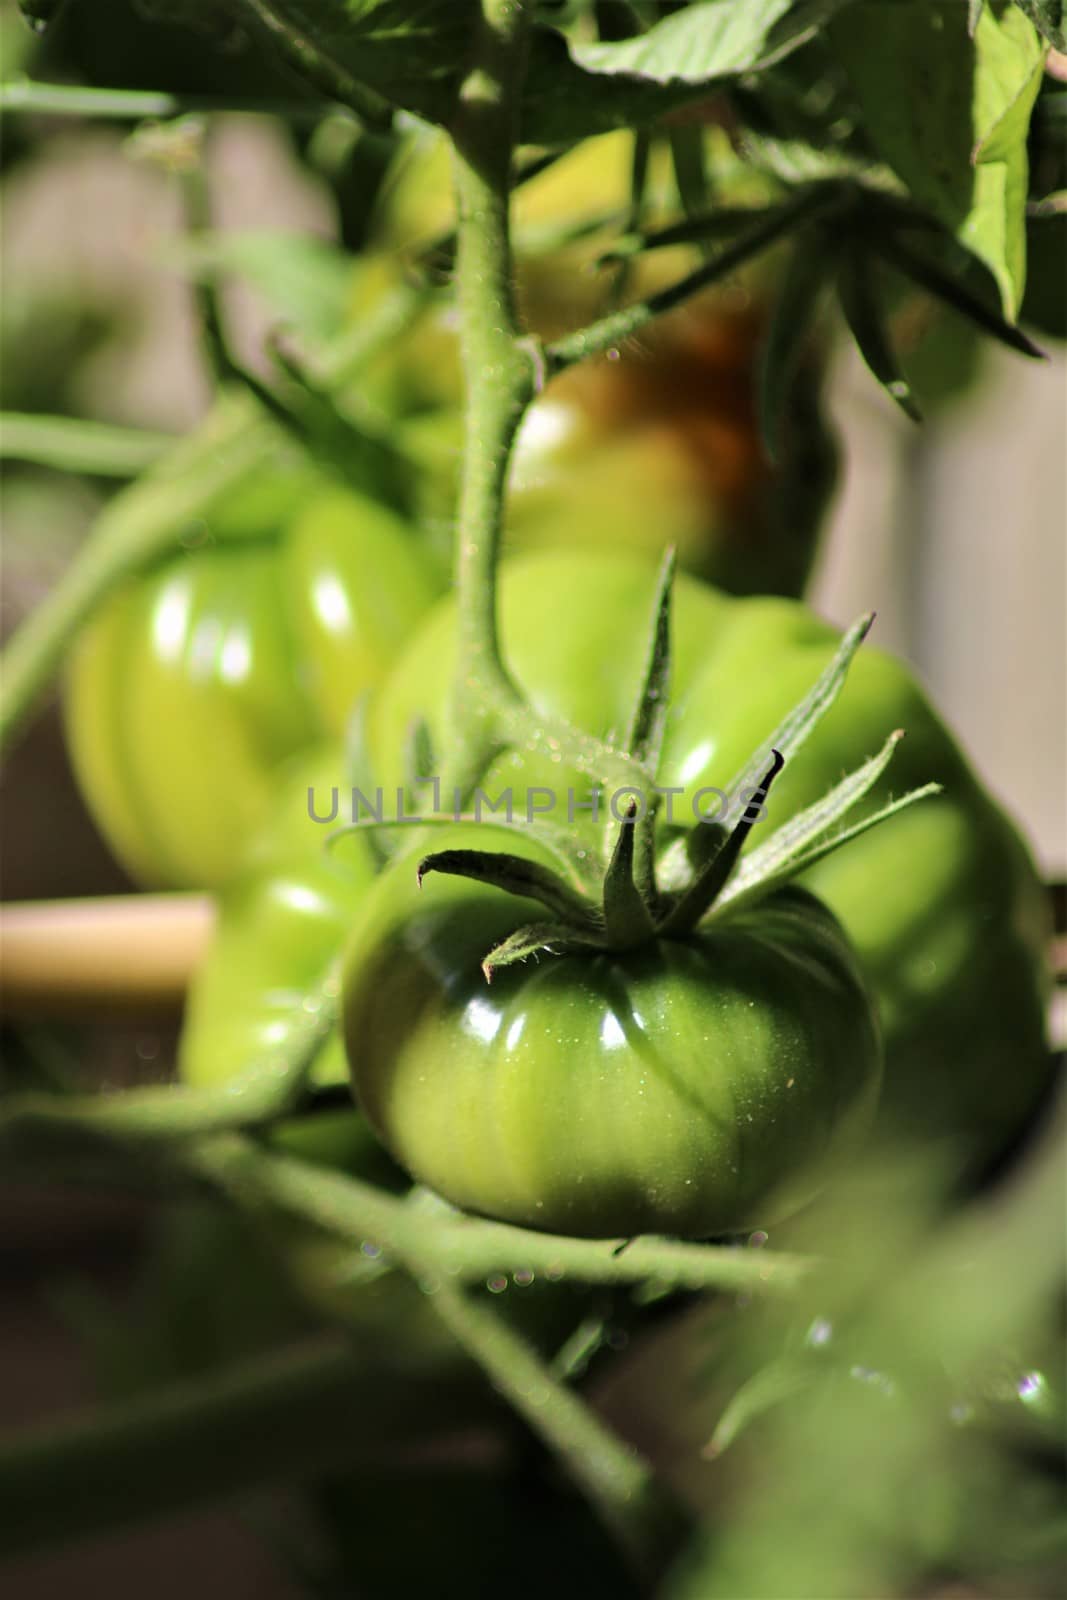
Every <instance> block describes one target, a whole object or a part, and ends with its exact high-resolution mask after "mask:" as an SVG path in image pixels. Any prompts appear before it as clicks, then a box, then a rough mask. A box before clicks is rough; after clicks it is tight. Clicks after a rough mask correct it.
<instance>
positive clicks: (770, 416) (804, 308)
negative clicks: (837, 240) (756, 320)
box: [759, 230, 829, 461]
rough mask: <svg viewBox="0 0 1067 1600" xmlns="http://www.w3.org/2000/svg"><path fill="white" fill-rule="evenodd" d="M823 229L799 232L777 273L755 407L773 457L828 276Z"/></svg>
mask: <svg viewBox="0 0 1067 1600" xmlns="http://www.w3.org/2000/svg"><path fill="white" fill-rule="evenodd" d="M826 258H827V251H826V242H825V237H824V235H823V234H822V233H821V232H820V231H819V230H815V231H814V233H812V232H807V233H803V234H801V235H800V237H799V238H798V239H797V242H796V244H795V245H794V247H793V255H792V260H791V261H790V263H789V267H788V268H787V270H786V272H785V275H784V277H783V279H782V284H781V288H780V289H779V291H778V296H777V299H776V300H775V304H774V312H773V315H772V317H771V325H770V327H769V328H768V330H767V336H766V339H765V340H764V344H763V351H762V353H761V357H760V367H759V413H760V428H761V431H762V434H763V442H764V444H765V445H766V447H767V451H768V453H769V455H770V457H771V459H772V461H774V460H777V459H778V451H779V446H780V443H781V435H782V424H783V422H784V420H785V417H786V415H787V413H788V409H789V403H790V398H791V396H792V393H793V380H794V378H795V377H796V374H797V370H798V368H799V366H800V363H801V360H802V358H803V355H804V351H805V349H806V348H807V346H808V343H809V340H810V335H811V327H812V323H813V322H814V320H815V318H816V315H817V314H818V309H819V300H820V298H821V296H822V292H823V290H824V288H825V287H826V284H827V281H828V277H829V267H828V263H827V259H826Z"/></svg>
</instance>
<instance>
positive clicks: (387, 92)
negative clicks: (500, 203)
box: [201, 0, 480, 122]
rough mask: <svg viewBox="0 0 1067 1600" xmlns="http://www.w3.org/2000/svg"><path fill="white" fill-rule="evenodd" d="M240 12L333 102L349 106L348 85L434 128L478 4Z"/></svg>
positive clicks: (363, 4)
mask: <svg viewBox="0 0 1067 1600" xmlns="http://www.w3.org/2000/svg"><path fill="white" fill-rule="evenodd" d="M201 3H202V7H203V9H204V10H205V12H207V11H209V10H211V9H212V8H211V7H210V6H208V5H207V4H206V0H201ZM240 9H241V10H243V11H244V12H246V13H247V14H248V15H249V16H250V17H251V18H253V19H256V20H258V22H259V23H260V25H261V27H263V28H264V29H265V31H266V32H267V34H268V36H269V37H270V38H272V39H273V41H274V43H275V45H276V46H277V47H278V48H279V49H280V50H281V52H282V54H283V55H285V56H286V58H287V59H288V60H289V62H290V63H291V64H292V65H294V66H295V67H297V69H298V70H299V71H301V72H302V73H303V75H304V76H305V77H307V78H308V79H309V80H311V81H316V82H318V83H319V84H320V86H322V85H323V84H324V83H325V86H326V87H327V88H329V89H330V90H331V91H332V93H333V94H334V95H335V96H336V97H337V98H338V99H342V100H348V101H349V103H351V97H350V96H347V95H346V92H345V81H346V79H350V80H354V82H355V83H356V84H358V85H362V86H363V87H364V88H365V89H370V90H371V91H372V92H373V93H374V94H377V95H381V96H382V98H383V99H385V100H388V101H389V102H390V103H391V104H392V105H396V106H403V107H404V108H405V109H407V110H409V111H415V112H418V114H419V115H420V116H424V117H428V118H429V119H430V121H432V122H441V121H443V120H444V119H445V118H446V117H447V116H448V114H449V111H450V110H451V107H452V104H453V100H454V98H455V92H456V87H457V83H458V78H459V73H460V70H461V68H462V64H463V62H464V61H465V60H466V58H467V56H468V54H469V52H470V43H471V37H472V34H473V31H474V28H475V24H476V21H477V18H478V16H479V14H480V10H479V6H478V0H242V3H241V8H240Z"/></svg>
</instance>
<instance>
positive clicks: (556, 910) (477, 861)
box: [418, 850, 598, 927]
mask: <svg viewBox="0 0 1067 1600" xmlns="http://www.w3.org/2000/svg"><path fill="white" fill-rule="evenodd" d="M430 872H443V873H447V874H448V875H449V876H450V877H454V878H471V879H473V880H474V882H475V883H487V884H491V885H492V886H493V888H496V889H502V890H503V891H504V893H505V894H514V895H518V896H519V897H520V898H522V899H524V900H537V901H539V902H540V904H541V905H543V906H544V907H545V908H546V910H548V911H551V912H552V913H553V915H555V916H557V917H560V918H563V919H565V920H568V921H569V922H570V923H571V924H572V925H573V924H577V925H578V926H579V927H583V926H584V927H591V926H594V925H595V924H596V922H597V920H598V919H597V914H596V912H595V910H594V908H593V907H592V906H591V905H590V903H589V902H588V900H586V899H584V898H583V896H581V895H580V894H577V893H576V892H575V891H574V890H573V889H572V888H571V887H570V885H569V884H567V883H565V882H564V880H563V879H562V878H561V877H560V876H559V874H558V873H556V872H553V871H552V868H551V867H544V866H542V865H541V864H540V862H538V861H529V860H527V858H526V857H525V856H515V855H508V854H506V853H505V852H503V851H495V850H437V851H434V852H433V853H432V854H430V855H428V856H425V857H424V858H423V859H422V861H420V862H419V868H418V877H419V883H420V884H421V883H422V880H423V878H424V877H425V876H426V875H427V873H430Z"/></svg>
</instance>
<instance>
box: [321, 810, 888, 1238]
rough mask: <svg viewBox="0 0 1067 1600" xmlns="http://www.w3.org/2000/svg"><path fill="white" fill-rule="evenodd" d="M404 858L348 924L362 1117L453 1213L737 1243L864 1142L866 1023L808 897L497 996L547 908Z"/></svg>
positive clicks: (350, 1018)
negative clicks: (517, 933)
mask: <svg viewBox="0 0 1067 1600" xmlns="http://www.w3.org/2000/svg"><path fill="white" fill-rule="evenodd" d="M482 831H483V830H481V829H479V828H477V827H468V828H467V829H466V830H459V829H458V830H456V833H455V835H454V836H453V835H452V834H451V832H449V834H448V836H447V837H446V839H445V841H444V845H443V847H444V848H451V847H453V846H455V845H459V844H462V843H464V842H465V843H467V844H468V845H470V844H474V843H484V840H482V838H481V834H482ZM437 844H438V841H437V840H436V839H435V840H434V845H435V847H436V846H437ZM415 865H416V862H415V858H414V857H412V856H410V855H406V856H403V857H401V858H400V859H399V860H398V861H396V862H395V863H394V864H393V865H392V866H391V867H390V868H389V869H388V871H387V872H386V873H385V875H384V876H383V878H382V879H381V880H380V881H379V883H378V884H377V885H376V887H375V890H374V891H373V892H372V894H371V896H370V897H369V899H368V902H367V905H366V907H365V911H364V915H363V916H362V917H361V918H360V919H359V921H358V923H357V924H356V928H355V931H354V933H353V936H352V941H351V944H350V946H349V948H348V951H347V953H346V962H345V983H344V1030H345V1043H346V1048H347V1051H348V1058H349V1062H350V1063H351V1068H352V1075H353V1082H354V1086H355V1091H356V1098H357V1101H358V1103H359V1105H360V1107H361V1109H362V1110H363V1112H364V1114H365V1115H366V1116H367V1117H368V1118H369V1119H370V1121H371V1123H372V1125H373V1126H374V1127H375V1128H376V1129H377V1131H378V1133H379V1134H380V1135H381V1137H382V1139H383V1141H384V1143H385V1145H386V1146H387V1148H388V1149H389V1150H390V1151H391V1152H392V1153H393V1155H394V1156H395V1157H396V1158H397V1160H398V1161H399V1162H400V1163H401V1164H402V1165H403V1166H405V1167H406V1168H407V1169H408V1171H409V1172H411V1173H413V1174H414V1175H415V1177H417V1178H418V1179H419V1180H420V1181H422V1182H423V1183H426V1184H429V1185H430V1186H431V1187H432V1188H433V1189H435V1190H437V1192H438V1193H439V1194H442V1195H444V1196H445V1198H446V1199H448V1200H450V1201H452V1202H453V1204H455V1205H458V1206H461V1207H463V1208H464V1209H466V1210H470V1211H476V1212H482V1213H484V1214H486V1215H489V1216H493V1217H498V1218H501V1219H503V1220H505V1221H508V1222H513V1223H517V1224H520V1225H523V1226H526V1227H533V1228H541V1229H544V1230H546V1231H548V1232H561V1233H569V1234H581V1235H586V1236H589V1237H593V1238H607V1237H629V1236H630V1235H632V1234H636V1233H649V1232H653V1233H663V1232H667V1233H674V1234H683V1235H689V1236H696V1237H703V1236H707V1235H710V1234H721V1233H728V1232H734V1231H736V1230H738V1229H742V1228H749V1227H755V1226H756V1225H757V1224H760V1225H762V1224H767V1223H770V1222H773V1221H776V1220H778V1219H779V1218H780V1217H782V1216H784V1215H787V1214H788V1213H789V1212H790V1211H792V1210H795V1209H796V1207H797V1206H798V1205H800V1204H802V1203H803V1202H804V1201H806V1200H807V1199H808V1198H810V1196H811V1194H812V1193H813V1191H814V1190H815V1188H817V1187H818V1185H819V1182H820V1180H821V1178H822V1176H823V1175H824V1174H825V1171H826V1168H827V1164H828V1162H830V1161H832V1160H833V1159H835V1158H836V1157H838V1156H839V1155H840V1154H841V1153H842V1152H843V1151H845V1150H848V1149H850V1148H852V1146H853V1145H854V1143H855V1141H856V1139H857V1137H858V1136H859V1135H860V1134H861V1133H862V1132H863V1131H864V1130H865V1129H866V1127H867V1125H868V1123H869V1121H870V1117H871V1114H872V1112H873V1109H874V1104H875V1100H876V1098H877V1092H878V1085H879V1079H880V1073H881V1052H880V1047H879V1042H878V1038H877V1032H876V1027H875V1022H874V1014H873V1010H872V1007H871V1004H870V1001H869V998H868V995H867V992H866V990H865V988H864V985H863V981H862V978H861V976H860V973H859V969H858V966H857V963H856V960H855V957H854V956H853V954H852V952H851V950H850V948H849V946H848V943H847V941H846V939H845V937H844V934H843V933H842V931H841V929H840V927H839V926H838V924H837V922H836V921H835V919H834V918H833V917H832V916H831V915H830V913H829V912H828V911H827V910H826V909H825V907H824V906H822V905H820V904H819V902H818V901H817V900H815V899H814V897H813V896H811V895H809V894H807V893H805V892H804V891H802V890H797V889H785V890H781V891H780V892H779V893H777V894H775V895H773V896H772V897H770V898H769V899H768V900H767V901H765V902H764V903H763V904H761V905H759V906H758V907H757V908H756V909H754V910H752V911H750V912H747V913H740V914H738V915H737V916H736V917H734V918H727V919H724V920H723V921H722V922H721V923H716V924H715V925H714V926H713V927H709V928H707V929H706V930H701V931H700V932H698V933H697V934H695V935H693V936H692V937H690V938H687V939H685V940H667V939H665V940H661V941H659V942H656V943H653V944H651V945H649V946H646V947H643V948H641V949H640V950H637V951H631V952H628V953H626V954H620V955H585V954H577V955H560V956H555V957H552V958H548V959H545V960H542V961H540V962H530V963H527V964H525V965H524V966H523V967H521V968H518V967H512V968H509V969H508V970H506V971H504V972H502V973H499V974H497V975H496V976H495V977H494V980H493V983H492V986H491V987H489V986H488V985H487V984H486V981H485V978H484V976H483V974H482V970H481V961H482V958H483V957H484V956H485V954H486V951H487V949H488V948H489V946H490V945H491V944H494V943H496V942H497V940H498V939H500V938H503V937H505V936H506V935H507V934H508V933H509V932H511V931H513V930H514V929H515V928H516V927H517V926H519V925H520V924H521V923H523V922H528V921H530V920H531V919H534V920H536V919H537V918H539V917H542V916H543V913H542V912H541V911H540V910H539V908H537V907H536V906H530V905H525V904H524V903H523V902H521V901H520V902H518V904H516V902H515V901H514V900H511V899H508V898H506V897H505V896H503V895H502V894H500V893H499V891H494V890H487V889H485V888H484V887H482V886H479V885H475V884H471V883H469V882H464V881H462V880H453V879H449V880H447V881H440V880H429V879H428V880H427V882H426V884H425V885H424V887H423V889H422V891H421V893H420V891H419V889H418V888H417V887H416V877H415Z"/></svg>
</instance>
